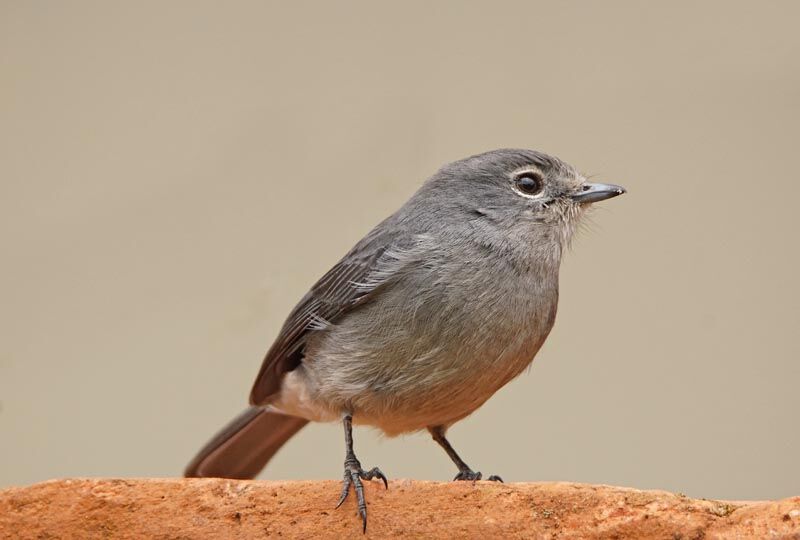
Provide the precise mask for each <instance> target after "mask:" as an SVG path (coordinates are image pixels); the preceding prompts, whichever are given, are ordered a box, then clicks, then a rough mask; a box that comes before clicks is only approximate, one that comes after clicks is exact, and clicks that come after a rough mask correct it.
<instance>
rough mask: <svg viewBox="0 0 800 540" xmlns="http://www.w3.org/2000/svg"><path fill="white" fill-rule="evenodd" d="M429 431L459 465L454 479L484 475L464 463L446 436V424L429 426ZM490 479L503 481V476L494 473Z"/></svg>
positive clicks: (478, 477)
mask: <svg viewBox="0 0 800 540" xmlns="http://www.w3.org/2000/svg"><path fill="white" fill-rule="evenodd" d="M428 431H430V433H431V436H432V437H433V440H434V441H436V442H437V443H439V446H441V447H442V448H444V451H445V452H447V455H448V456H450V459H452V460H453V463H455V464H456V467H458V474H457V475H456V477H455V478H453V480H480V479H481V478H482V477H483V475H482V474H481V473H480V472H475V471H473V470H472V469H470V468H469V465H467V464H466V463H464V460H463V459H461V457H459V455H458V454H457V453H456V451H455V449H453V447H452V446H450V443H449V442H448V441H447V439H446V438H445V436H444V426H433V427H429V428H428ZM489 480H490V481H492V482H502V481H503V479H502V478H500V477H499V476H497V475H494V474H493V475H492V476H490V477H489Z"/></svg>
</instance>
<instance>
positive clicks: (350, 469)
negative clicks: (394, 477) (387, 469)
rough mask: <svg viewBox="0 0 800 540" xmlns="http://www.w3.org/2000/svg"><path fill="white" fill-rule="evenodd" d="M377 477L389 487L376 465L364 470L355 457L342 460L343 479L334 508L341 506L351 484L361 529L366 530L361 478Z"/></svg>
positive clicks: (364, 502)
mask: <svg viewBox="0 0 800 540" xmlns="http://www.w3.org/2000/svg"><path fill="white" fill-rule="evenodd" d="M373 478H378V479H380V480H382V481H383V485H384V487H385V488H386V489H389V481H388V480H387V479H386V475H385V474H383V473H382V472H381V470H380V469H379V468H378V467H373V468H372V469H370V470H368V471H365V470H364V469H362V468H361V463H359V462H358V460H357V459H348V460H346V461H345V462H344V480H343V481H342V493H341V495H340V496H339V502H338V503H336V508H339V507H340V506H342V504H343V503H344V501H345V500H347V496H348V495H350V486H353V489H354V491H355V492H356V502H357V504H358V514H359V515H360V516H361V521H362V522H363V524H364V527H363V531H364V532H367V501H366V500H365V499H364V484H363V483H362V482H361V480H372V479H373Z"/></svg>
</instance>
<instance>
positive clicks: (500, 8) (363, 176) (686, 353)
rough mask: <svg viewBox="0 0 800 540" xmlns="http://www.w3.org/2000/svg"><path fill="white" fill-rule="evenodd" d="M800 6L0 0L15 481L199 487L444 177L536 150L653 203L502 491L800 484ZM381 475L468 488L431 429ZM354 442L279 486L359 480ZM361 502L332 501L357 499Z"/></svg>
mask: <svg viewBox="0 0 800 540" xmlns="http://www.w3.org/2000/svg"><path fill="white" fill-rule="evenodd" d="M798 20H800V4H798V3H797V2H763V3H762V2H752V3H747V2H744V3H743V2H727V1H725V2H702V3H697V2H683V3H681V2H679V3H675V2H669V3H666V2H664V3H661V4H660V5H656V4H654V3H645V2H635V1H631V2H602V3H600V2H585V3H583V2H547V3H532V2H531V3H503V2H500V3H495V2H492V3H489V2H486V3H466V2H464V3H461V2H459V3H444V2H436V3H429V2H417V3H408V2H404V3H388V2H386V3H374V2H364V3H327V2H325V3H323V2H313V3H289V2H285V3H283V2H281V3H265V2H252V3H249V2H219V3H214V2H149V3H142V2H126V3H122V2H96V3H90V2H69V3H68V2H55V1H53V2H22V1H18V2H17V1H15V2H8V1H4V2H2V3H1V4H0V221H1V222H2V226H0V246H1V247H2V280H0V305H2V307H0V332H2V337H1V339H0V402H1V404H2V405H1V406H2V408H1V409H0V485H12V484H26V483H30V482H35V481H39V480H44V479H47V478H52V477H64V476H73V475H77V476H89V475H91V476H119V475H131V476H152V475H176V474H179V473H180V471H181V470H182V468H183V466H184V465H185V463H186V462H187V460H188V459H189V458H190V457H191V456H192V455H193V454H194V452H195V451H196V450H197V449H198V448H199V446H200V445H202V444H203V443H204V442H205V440H206V439H207V437H208V436H210V435H211V434H212V433H213V432H214V431H215V430H216V429H218V428H219V427H220V426H221V425H222V424H223V423H224V422H225V421H227V420H228V419H229V418H230V417H231V416H232V415H234V414H235V413H237V412H238V411H239V410H240V408H241V407H242V406H243V405H244V403H245V401H246V398H247V394H248V391H249V388H250V384H251V383H252V379H253V377H254V376H255V374H256V372H257V369H258V366H259V364H260V361H261V358H262V355H263V353H264V352H265V350H266V349H267V347H268V346H269V344H270V342H271V340H272V338H273V337H274V336H275V334H276V332H277V331H278V328H279V326H280V324H281V323H282V322H283V318H284V317H285V316H286V314H287V312H288V311H289V309H290V308H291V307H292V306H293V305H294V302H295V301H297V300H298V299H299V298H300V296H301V295H302V294H303V293H304V292H305V291H306V289H307V287H308V286H309V285H310V284H311V283H312V282H313V281H314V280H315V279H316V278H317V277H318V276H320V275H321V274H322V273H323V272H324V271H325V270H327V269H328V268H329V267H330V266H331V265H332V264H333V263H334V262H335V261H336V260H337V259H338V258H339V256H340V255H342V254H343V253H344V252H345V251H346V250H347V249H348V248H349V247H350V246H351V245H352V244H353V243H354V242H355V241H356V240H357V239H358V238H360V237H361V236H362V235H363V234H364V233H365V232H366V231H368V230H369V229H370V228H371V227H372V226H373V225H374V224H375V223H377V222H378V221H379V220H380V219H381V218H383V217H384V216H386V215H387V214H389V213H390V212H392V211H393V210H394V209H395V208H397V207H398V206H399V205H400V204H401V203H402V202H403V201H404V200H405V199H406V197H408V196H409V195H410V194H411V193H412V192H413V191H414V190H415V189H416V188H417V186H419V184H420V183H421V182H422V181H423V180H424V178H426V177H427V176H428V175H429V174H431V173H432V172H433V171H434V170H435V169H436V168H437V167H438V166H440V165H441V164H442V163H444V162H446V161H449V160H453V159H457V158H460V157H463V156H466V155H469V154H472V153H476V152H480V151H483V150H488V149H492V148H497V147H504V146H522V147H531V148H539V149H542V150H546V151H549V152H552V153H554V154H557V155H559V156H561V157H563V158H565V159H567V160H568V161H570V162H572V163H574V164H575V165H576V166H578V167H579V168H580V169H582V170H583V171H585V172H586V173H590V174H594V175H597V176H596V178H597V179H599V180H602V181H609V182H618V183H620V184H623V185H625V186H626V187H628V188H629V193H628V194H627V195H626V196H624V197H622V198H619V199H615V200H613V201H608V202H607V203H605V204H603V207H602V209H601V210H598V211H597V212H595V213H594V217H593V222H594V226H593V227H591V230H590V231H589V232H586V233H584V234H583V235H582V236H581V237H580V238H579V239H578V240H577V242H576V244H575V246H574V250H573V252H572V253H571V254H570V255H569V257H568V258H567V259H566V260H565V263H564V266H563V271H562V279H561V282H562V283H561V285H562V300H561V304H560V312H559V318H558V321H557V323H556V328H555V330H554V332H553V334H552V335H551V337H550V339H549V341H548V343H547V344H546V346H545V347H544V349H543V350H542V351H541V353H540V355H539V356H538V358H537V360H536V362H535V365H534V366H533V368H532V371H531V372H530V373H529V374H526V375H524V376H522V377H520V378H519V379H518V380H516V381H515V382H513V383H512V384H510V385H509V386H508V387H507V388H505V389H504V390H502V391H501V392H500V393H498V394H497V395H496V396H495V397H494V398H493V399H492V400H490V402H489V403H488V404H487V405H486V406H485V407H483V408H482V409H481V410H480V411H479V412H478V413H477V414H475V415H474V416H472V417H471V418H469V419H467V420H466V421H464V422H463V423H461V424H459V425H457V426H456V427H455V428H454V429H453V430H452V432H451V435H452V441H453V443H454V445H455V446H456V448H457V449H459V451H460V452H461V453H462V454H463V455H464V457H465V459H466V460H467V461H468V462H469V463H470V464H472V465H473V466H474V467H475V468H476V469H479V470H482V471H484V473H486V474H492V473H496V474H501V475H502V476H504V477H505V478H506V479H507V480H509V481H511V480H516V481H524V480H572V481H581V482H604V483H611V484H622V485H630V486H636V487H642V488H664V489H669V490H676V491H682V492H684V493H686V494H689V495H694V496H703V497H726V498H767V497H783V496H789V495H798V494H800V465H799V464H798V458H797V456H800V430H799V429H798V425H799V424H798V412H799V411H800V397H798V386H799V385H800V361H798V351H799V347H798V339H797V329H798V323H800V302H799V300H800V285H798V276H799V275H800V259H799V258H798V241H797V234H798V217H797V214H796V205H797V200H798V197H800V181H798V173H797V171H798V163H797V159H798V155H797V149H798V140H799V136H800V128H798V126H800V69H798V68H800V65H799V64H800V61H799V60H798V59H800V33H798V32H797V21H798ZM356 448H357V451H358V452H359V456H360V457H361V459H362V461H363V462H364V464H365V465H369V466H373V465H380V466H381V467H382V468H383V470H384V471H385V472H386V473H387V474H389V476H391V477H393V478H398V477H416V478H429V479H441V480H444V479H449V478H451V477H452V476H453V475H454V474H455V471H454V469H453V467H452V465H451V464H450V462H449V461H448V459H447V457H446V456H445V455H444V453H443V452H442V451H441V450H440V449H439V448H437V447H436V446H435V444H433V443H432V442H431V441H430V440H429V439H428V437H427V436H426V435H416V436H409V437H404V438H399V439H382V438H381V437H380V436H379V435H378V434H376V433H374V432H372V431H370V430H367V429H359V430H358V431H357V432H356ZM342 459H343V442H342V438H341V430H340V428H339V426H337V425H315V426H311V427H310V428H308V429H306V430H304V431H303V432H302V433H301V434H300V435H299V436H298V437H297V438H296V439H294V440H292V441H291V442H290V444H289V445H288V446H287V447H286V448H285V450H284V451H283V452H282V453H281V454H280V455H279V456H278V457H277V458H276V459H275V461H274V462H273V463H272V464H271V466H270V467H269V468H268V470H267V472H266V473H265V474H264V475H263V476H264V477H267V478H338V477H339V476H340V470H341V462H342ZM335 496H336V495H335V494H331V497H332V499H331V500H333V498H335Z"/></svg>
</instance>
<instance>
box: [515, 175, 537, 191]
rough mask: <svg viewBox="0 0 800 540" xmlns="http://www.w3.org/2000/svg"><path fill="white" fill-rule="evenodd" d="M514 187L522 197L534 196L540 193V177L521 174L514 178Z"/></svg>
mask: <svg viewBox="0 0 800 540" xmlns="http://www.w3.org/2000/svg"><path fill="white" fill-rule="evenodd" d="M514 186H516V188H517V189H518V190H519V192H520V193H522V194H524V195H536V194H537V193H539V192H540V191H542V177H541V176H539V175H538V174H535V173H532V172H526V173H522V174H520V175H519V176H517V177H516V178H514Z"/></svg>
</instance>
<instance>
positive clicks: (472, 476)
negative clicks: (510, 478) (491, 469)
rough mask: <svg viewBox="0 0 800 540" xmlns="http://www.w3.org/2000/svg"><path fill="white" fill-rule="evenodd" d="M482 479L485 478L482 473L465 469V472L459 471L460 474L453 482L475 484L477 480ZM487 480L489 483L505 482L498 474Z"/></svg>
mask: <svg viewBox="0 0 800 540" xmlns="http://www.w3.org/2000/svg"><path fill="white" fill-rule="evenodd" d="M481 478H483V475H482V474H481V473H480V471H479V472H475V471H473V470H472V469H464V470H461V471H459V472H458V474H457V475H456V477H455V478H453V480H454V481H460V480H463V481H468V482H474V481H476V480H480V479H481ZM487 480H488V481H489V482H500V483H502V482H503V479H502V478H500V477H499V476H497V475H496V474H493V475H492V476H490V477H489V478H487Z"/></svg>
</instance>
